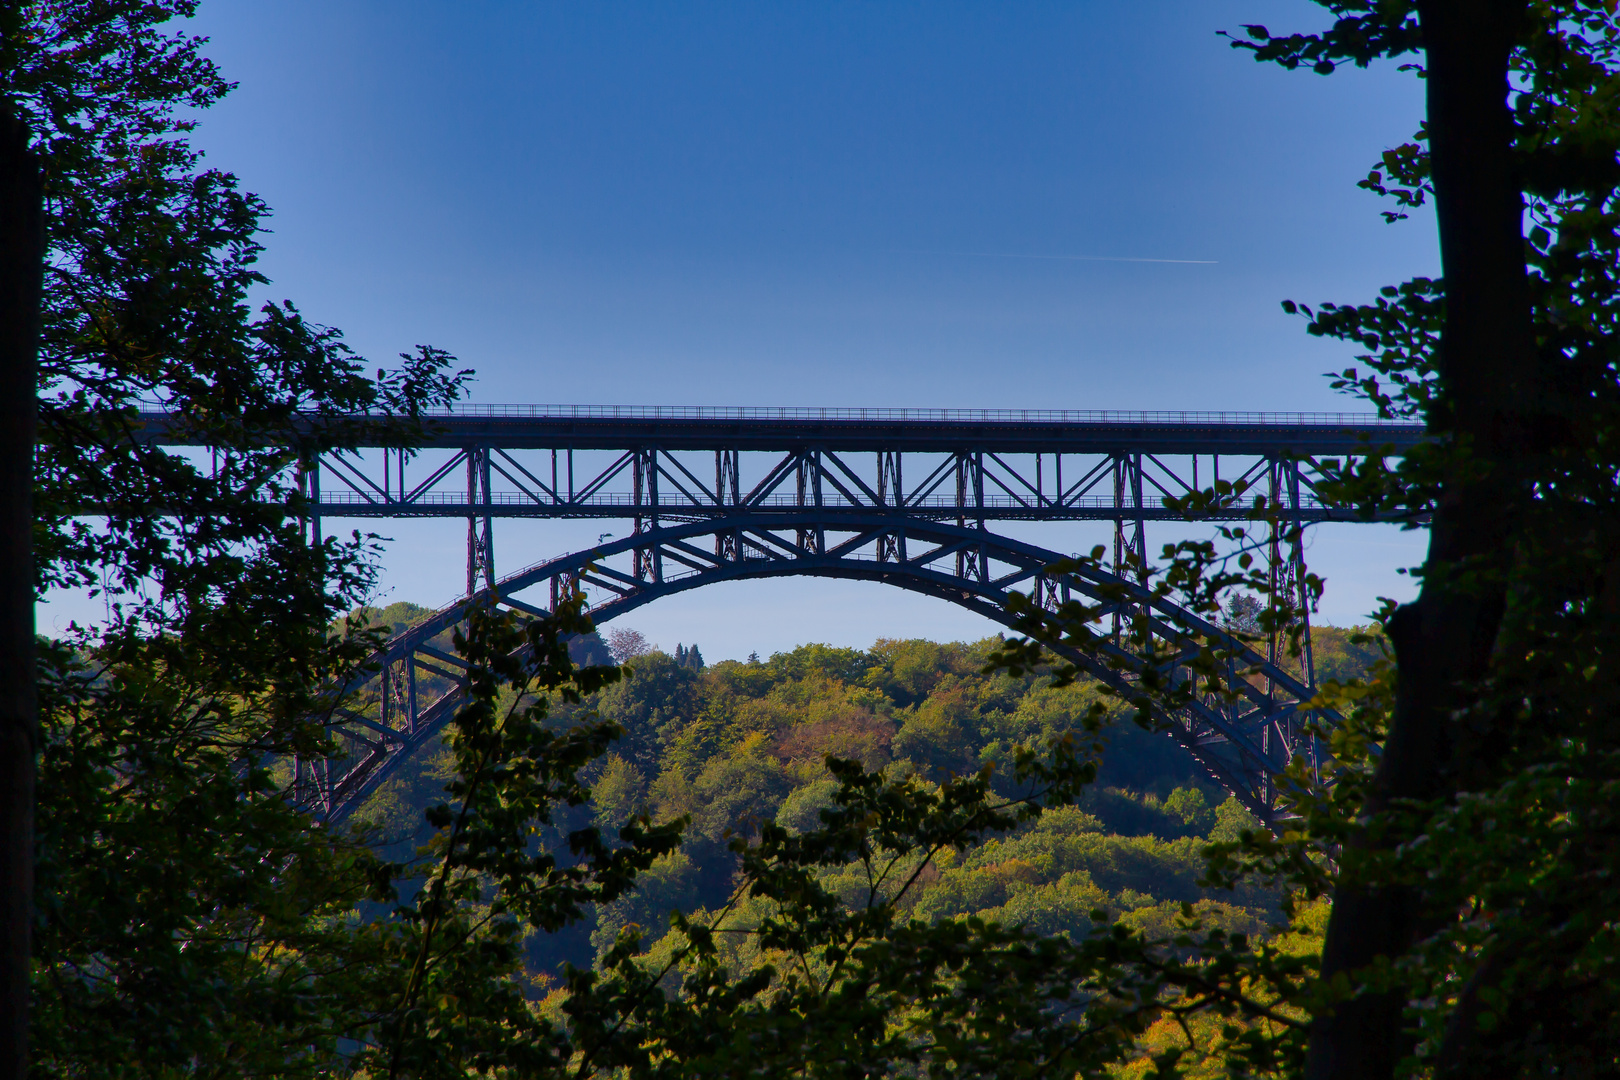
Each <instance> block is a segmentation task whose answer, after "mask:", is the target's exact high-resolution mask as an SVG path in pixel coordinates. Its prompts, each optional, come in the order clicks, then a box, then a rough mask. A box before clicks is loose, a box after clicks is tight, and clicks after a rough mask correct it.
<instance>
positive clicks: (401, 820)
mask: <svg viewBox="0 0 1620 1080" xmlns="http://www.w3.org/2000/svg"><path fill="white" fill-rule="evenodd" d="M365 614H366V615H367V616H368V617H369V618H370V619H371V620H372V621H373V622H374V624H375V625H377V626H378V627H379V628H381V629H385V630H387V631H389V632H391V633H397V632H399V631H401V630H404V629H405V628H406V627H408V626H409V625H410V624H411V623H412V622H413V621H415V620H417V619H419V618H421V617H423V616H426V615H427V614H429V611H428V609H426V608H421V607H418V606H416V605H413V604H409V603H396V604H393V605H390V606H389V607H387V608H384V609H381V610H371V611H368V612H366V613H365ZM1372 633H1373V628H1371V627H1357V628H1351V629H1343V628H1337V627H1319V628H1316V629H1315V630H1314V631H1313V635H1312V636H1313V644H1314V646H1315V651H1316V656H1317V665H1318V670H1319V672H1320V677H1321V678H1323V679H1333V680H1338V681H1341V682H1348V681H1349V680H1351V679H1356V678H1361V677H1363V676H1364V675H1365V674H1366V673H1367V669H1368V668H1369V666H1370V665H1371V663H1372V662H1373V661H1374V660H1375V659H1376V658H1378V657H1379V656H1381V655H1382V652H1381V649H1380V646H1379V645H1378V644H1377V643H1376V637H1374V640H1373V641H1363V642H1360V643H1358V642H1357V641H1356V640H1354V639H1356V638H1358V637H1366V636H1369V635H1372ZM446 636H447V638H448V632H447V635H446ZM626 637H627V638H628V640H630V641H639V635H626ZM1001 643H1002V641H1001V639H1000V638H999V637H996V638H987V639H985V640H982V641H977V642H971V643H962V642H953V643H948V644H940V643H936V642H931V641H924V640H920V639H913V640H888V639H880V640H878V641H877V642H875V643H874V644H873V645H872V646H871V647H870V648H868V649H865V650H860V649H852V648H836V647H833V646H828V645H816V644H811V645H802V646H800V647H798V648H796V649H794V650H792V651H791V652H784V653H777V654H775V655H773V656H771V657H770V658H769V659H768V660H763V661H762V660H760V659H758V657H757V656H756V657H752V658H750V659H749V660H747V661H736V660H725V661H721V662H719V663H716V664H713V665H709V666H705V667H701V668H699V667H696V666H693V665H691V664H689V663H687V662H685V658H686V657H687V656H688V655H689V654H691V653H694V652H696V647H695V646H694V647H693V648H692V649H688V648H687V647H686V646H684V645H679V646H677V647H676V650H675V653H674V655H671V654H670V653H667V652H664V651H662V650H659V649H656V648H650V647H646V646H645V645H643V646H642V647H646V648H647V651H645V652H642V653H639V654H638V655H632V656H625V657H623V660H624V661H625V663H626V665H627V667H628V668H629V669H630V672H631V675H630V677H629V678H627V679H625V680H623V681H621V682H619V683H617V684H615V685H613V686H611V687H609V688H608V689H606V690H604V691H601V692H599V693H597V694H595V695H592V696H590V697H589V698H587V699H586V700H585V701H583V702H582V703H580V704H579V705H577V706H573V707H570V708H566V709H560V710H557V712H556V714H555V716H554V718H553V722H554V723H556V724H558V725H560V726H562V725H568V724H571V723H578V722H579V721H580V720H582V719H584V718H585V716H586V714H589V715H590V716H592V717H600V718H601V719H603V720H607V721H611V722H612V723H614V724H616V725H618V726H619V727H620V728H621V729H622V731H623V734H622V735H621V736H620V737H619V739H618V740H617V741H616V742H615V743H614V744H613V745H612V747H611V749H610V751H609V753H608V754H607V756H606V757H604V758H603V759H601V760H600V761H598V762H596V763H594V764H593V765H592V767H591V769H590V770H589V771H588V773H587V777H586V778H587V781H588V783H589V786H590V790H591V795H592V798H591V802H590V804H589V805H588V806H585V807H580V808H576V809H575V810H573V811H572V812H570V813H564V814H561V815H559V817H558V818H557V819H556V820H555V821H554V822H553V823H552V824H551V826H550V828H549V835H548V836H547V837H546V838H545V841H544V846H547V847H552V848H561V847H563V846H565V845H564V844H563V839H564V838H565V837H566V835H567V833H568V832H570V831H572V830H574V829H577V828H580V827H583V826H585V825H589V824H594V825H596V826H598V827H600V828H601V829H603V831H604V832H607V833H609V834H611V833H612V832H613V831H614V830H616V829H617V828H618V827H619V826H620V825H622V824H623V823H625V822H626V821H629V820H631V819H632V818H635V817H637V816H640V815H647V816H648V817H650V818H651V819H652V820H654V821H669V820H671V819H674V818H678V817H682V816H686V817H688V818H689V819H690V825H689V827H688V829H687V831H686V834H685V839H684V843H683V845H682V847H681V848H680V850H679V851H677V852H674V853H672V854H670V855H667V856H664V857H663V858H661V859H660V860H659V861H658V862H657V863H656V864H654V866H653V867H652V869H651V870H650V871H649V872H647V873H646V874H645V875H643V876H642V877H641V879H640V880H638V882H637V885H636V888H635V890H634V891H633V892H632V893H631V894H630V895H628V896H626V897H624V898H622V899H620V900H618V901H615V902H614V903H612V904H609V905H606V906H604V907H602V908H600V909H597V910H594V911H593V912H592V913H591V914H590V916H589V917H588V918H587V919H585V920H584V921H582V922H580V923H578V924H576V925H575V926H573V927H570V928H568V929H567V930H566V931H564V932H561V933H558V934H535V935H533V936H531V937H530V939H529V941H528V943H527V944H528V948H527V954H528V966H529V969H530V971H531V973H532V974H534V975H540V976H555V975H556V973H557V966H558V964H560V963H561V962H562V961H564V960H566V961H569V962H571V963H573V964H575V965H576V966H580V967H586V966H589V965H590V964H591V963H592V962H593V961H594V960H595V958H596V957H598V956H600V955H601V954H602V953H603V952H604V951H605V950H606V949H607V948H608V947H609V946H610V945H612V943H613V942H614V940H615V939H616V937H617V935H618V933H619V931H620V930H621V929H623V928H624V927H625V926H627V925H629V924H635V925H636V926H637V927H638V928H639V929H640V930H641V932H642V936H643V940H644V942H645V943H646V944H647V945H649V946H652V945H655V944H656V942H657V941H658V939H659V938H660V937H661V936H662V935H663V933H664V931H665V929H666V928H667V926H668V924H669V913H670V911H671V910H673V909H680V910H682V911H684V912H686V913H688V914H695V915H698V916H700V917H706V916H707V915H708V913H709V912H711V911H713V910H714V909H717V908H719V907H720V906H721V905H723V904H724V903H726V902H727V900H728V898H729V897H730V896H731V894H732V891H733V889H734V888H735V884H736V871H737V868H738V856H737V854H736V853H735V852H734V851H732V850H731V848H730V846H729V841H730V840H731V839H732V837H733V836H737V835H742V836H749V835H751V834H754V833H757V831H758V826H759V824H760V823H761V822H764V821H774V822H776V823H778V824H780V825H782V826H784V827H786V828H787V829H789V830H790V831H794V832H806V831H809V830H812V829H815V828H817V827H819V825H820V816H819V814H820V811H821V810H824V809H827V808H829V807H830V806H832V797H833V794H834V793H835V792H836V791H837V789H838V783H837V781H836V780H835V779H833V778H832V777H831V776H830V775H829V774H828V772H827V770H826V768H825V764H824V762H825V759H826V758H827V757H828V756H829V755H830V756H833V757H839V758H847V759H852V760H856V761H859V762H860V763H861V764H862V766H864V767H865V768H866V769H868V770H873V771H875V770H878V769H883V770H886V771H887V772H889V773H899V774H907V773H916V774H918V775H920V776H922V777H924V778H928V779H932V780H936V781H937V780H940V779H943V778H946V777H948V776H950V775H953V774H964V773H970V772H974V771H976V770H979V769H981V768H983V767H985V766H991V767H992V768H993V769H994V770H995V771H994V772H993V773H992V776H993V778H994V779H993V781H992V783H993V784H998V785H999V784H1001V783H1002V781H1003V779H1005V780H1006V786H1007V787H1008V788H1009V789H1010V787H1011V781H1010V777H1011V770H1010V769H1009V768H1008V763H1009V760H1010V757H1011V753H1012V751H1013V748H1014V747H1016V746H1018V745H1020V744H1029V745H1040V744H1044V743H1046V742H1048V741H1050V740H1051V739H1052V738H1053V737H1054V736H1061V735H1063V734H1064V733H1076V734H1080V733H1082V718H1083V717H1084V716H1085V715H1086V713H1087V710H1088V709H1089V708H1090V707H1091V706H1092V705H1093V703H1095V702H1098V701H1099V700H1106V699H1104V698H1103V697H1102V695H1101V694H1100V692H1099V689H1098V687H1097V686H1096V685H1095V684H1091V683H1087V682H1079V683H1076V684H1074V685H1070V686H1066V687H1053V686H1052V685H1051V683H1052V679H1051V677H1050V676H1036V675H1026V676H1023V677H1013V676H1011V675H1009V674H1007V673H1006V672H1005V671H996V672H987V671H986V665H987V661H988V659H989V657H990V655H991V653H992V652H993V650H994V649H995V648H996V647H997V646H999V645H1000V644H1001ZM571 651H572V653H573V655H574V658H575V660H576V661H577V662H579V663H587V664H588V663H593V662H595V663H606V662H611V660H612V659H613V657H612V653H611V651H610V650H609V648H608V646H607V644H606V643H605V642H603V641H602V639H601V638H600V637H599V636H598V635H596V634H591V635H589V636H587V637H583V638H580V639H578V640H576V641H575V642H574V643H573V647H572V650H571ZM697 655H699V656H701V653H697ZM1110 713H1111V714H1112V716H1113V722H1111V723H1110V724H1109V725H1108V726H1107V728H1106V729H1105V731H1104V732H1103V734H1102V738H1103V740H1104V741H1105V742H1106V744H1107V747H1106V749H1105V751H1104V752H1103V755H1102V767H1101V769H1100V771H1099V773H1098V775H1097V779H1096V782H1095V783H1094V784H1093V785H1091V786H1090V787H1089V788H1088V789H1087V791H1086V794H1085V795H1084V797H1083V798H1082V799H1081V800H1080V802H1079V803H1078V804H1077V805H1076V806H1074V807H1070V808H1064V809H1062V810H1055V811H1050V812H1048V813H1047V814H1045V815H1043V816H1042V817H1040V818H1039V819H1038V820H1037V821H1035V822H1033V823H1031V824H1030V825H1029V826H1027V827H1026V828H1025V829H1023V830H1021V831H1020V832H1018V833H1017V834H1015V835H1012V836H1009V837H1006V838H1003V839H1001V840H993V841H991V842H990V843H988V844H986V845H985V846H983V847H982V848H979V849H978V850H975V851H973V852H971V853H970V854H968V855H967V856H965V857H963V858H961V859H960V861H957V860H955V859H954V858H953V857H952V855H951V853H946V854H945V855H944V856H943V857H941V858H939V859H937V860H936V861H935V865H933V866H930V867H928V868H926V869H925V871H924V873H923V875H922V877H921V879H920V880H919V883H918V884H919V885H920V886H921V888H919V889H916V890H914V891H913V892H912V893H911V894H909V895H908V896H907V897H906V898H905V900H904V902H903V906H904V907H906V908H907V909H908V910H909V912H910V914H911V915H912V916H915V917H918V918H922V919H927V920H930V921H933V920H938V919H944V918H953V917H965V916H978V917H979V918H981V919H984V920H987V921H988V920H993V921H998V922H1002V923H1006V924H1008V925H1019V926H1024V927H1027V928H1028V929H1030V930H1032V931H1034V932H1037V933H1040V934H1043V935H1045V934H1063V935H1065V936H1084V935H1085V934H1086V933H1087V932H1089V931H1090V929H1091V927H1092V924H1093V920H1092V915H1093V913H1095V912H1096V911H1098V910H1102V911H1106V912H1108V913H1109V916H1110V918H1117V919H1119V920H1120V921H1121V922H1122V923H1123V924H1124V925H1127V926H1131V927H1133V928H1136V929H1140V930H1142V931H1144V932H1145V933H1147V934H1149V935H1150V936H1155V937H1158V936H1164V935H1167V934H1169V933H1170V932H1171V931H1172V930H1173V928H1174V926H1175V922H1176V918H1177V916H1178V915H1180V914H1181V911H1182V905H1183V904H1186V903H1190V904H1192V905H1193V908H1194V910H1195V911H1196V913H1197V914H1198V916H1199V917H1200V918H1201V919H1202V921H1203V922H1204V923H1205V924H1206V925H1209V926H1212V927H1220V928H1223V929H1225V930H1227V931H1229V932H1232V933H1244V934H1250V935H1257V936H1263V935H1264V934H1266V933H1267V931H1268V928H1269V927H1270V926H1271V925H1272V924H1273V923H1276V922H1278V919H1279V916H1278V911H1277V899H1278V897H1277V896H1276V894H1275V893H1273V892H1270V891H1267V890H1266V889H1263V888H1260V887H1258V886H1254V885H1245V886H1243V887H1242V888H1240V889H1238V890H1231V889H1225V888H1218V887H1207V886H1201V885H1200V881H1201V879H1202V878H1203V876H1204V856H1203V849H1204V847H1205V846H1206V845H1207V844H1209V843H1210V842H1212V841H1227V842H1231V841H1236V840H1237V839H1238V838H1239V836H1240V834H1241V833H1242V831H1243V830H1245V829H1254V828H1255V827H1256V822H1255V821H1254V819H1253V818H1252V817H1250V815H1249V814H1248V812H1247V811H1246V810H1244V808H1243V807H1242V806H1241V805H1240V804H1239V803H1238V801H1237V800H1236V799H1233V798H1230V797H1229V796H1228V795H1227V793H1226V792H1224V791H1222V790H1221V789H1220V788H1219V787H1218V786H1217V785H1215V784H1214V783H1212V782H1211V781H1210V780H1209V779H1208V777H1207V776H1205V775H1203V774H1202V770H1201V769H1200V768H1199V766H1198V764H1197V763H1196V762H1195V761H1194V760H1193V759H1192V758H1191V757H1190V756H1188V755H1187V754H1186V753H1185V752H1184V751H1183V750H1182V749H1181V748H1180V747H1179V746H1178V745H1177V744H1176V743H1175V741H1174V740H1173V739H1172V738H1171V737H1170V736H1169V735H1166V734H1162V733H1159V734H1154V733H1149V732H1147V731H1144V730H1142V729H1141V728H1139V727H1137V726H1136V725H1135V724H1132V723H1130V722H1129V721H1126V720H1123V719H1122V717H1121V715H1120V714H1121V709H1120V708H1119V706H1118V705H1117V703H1115V704H1113V705H1112V706H1111V708H1110ZM452 771H453V770H452V763H451V760H450V758H449V755H448V753H447V752H446V751H443V750H440V751H437V752H424V753H422V754H419V755H418V758H417V759H416V760H414V761H413V762H411V763H410V764H409V765H408V766H407V767H406V768H405V769H404V770H402V774H401V775H397V776H396V777H395V778H393V779H392V780H390V781H389V782H388V783H387V784H385V785H384V786H383V787H382V788H381V789H380V790H379V791H378V792H377V793H376V794H375V795H374V796H373V797H372V798H371V800H370V801H369V802H368V803H367V805H366V806H365V807H363V808H362V809H361V811H360V812H359V815H358V817H359V818H360V819H361V820H363V821H365V822H366V823H368V825H369V827H370V828H372V829H374V830H375V835H376V838H377V842H378V843H379V844H381V845H382V846H383V848H384V850H386V851H387V852H388V853H389V855H390V856H391V857H393V858H396V859H401V860H408V859H410V858H411V857H412V855H413V852H414V848H415V845H416V844H417V843H418V842H420V841H421V840H423V839H425V838H426V837H427V835H429V833H430V832H431V830H426V829H425V826H424V821H425V818H424V812H425V811H426V809H427V807H428V806H430V805H431V804H433V803H434V802H436V801H439V800H442V799H443V798H444V793H443V785H444V783H445V781H446V780H448V779H449V778H450V776H451V775H452ZM1010 793H1011V792H1010V790H1009V791H1005V792H1002V794H1004V795H1009V794H1010ZM828 880H829V883H830V884H832V885H833V886H835V887H834V891H835V892H839V893H840V894H841V895H842V894H848V895H846V896H845V899H846V901H847V902H849V903H851V904H855V903H857V902H863V901H862V900H861V898H860V897H858V896H857V895H856V893H857V892H858V891H859V888H860V886H859V884H858V883H857V882H856V880H855V879H854V878H849V880H847V881H843V882H838V881H837V880H836V874H835V873H834V874H832V876H830V877H829V879H828ZM740 914H741V919H742V922H743V923H745V924H746V922H747V912H746V908H745V910H744V911H743V912H741V913H740ZM733 947H734V948H740V947H741V946H740V945H738V944H737V943H736V942H733ZM747 959H750V958H740V960H742V961H744V962H742V963H739V964H738V965H737V966H738V967H739V968H741V967H743V966H745V963H746V960H747Z"/></svg>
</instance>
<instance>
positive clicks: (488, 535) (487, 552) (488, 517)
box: [478, 446, 495, 592]
mask: <svg viewBox="0 0 1620 1080" xmlns="http://www.w3.org/2000/svg"><path fill="white" fill-rule="evenodd" d="M491 456H493V452H492V450H491V449H490V447H487V446H486V447H484V449H483V451H482V452H481V453H480V454H479V455H478V458H479V461H478V472H479V478H480V482H481V486H482V487H483V489H484V543H483V556H484V559H483V562H484V584H485V586H487V587H488V588H489V589H490V590H491V591H492V592H493V591H494V589H495V505H494V504H495V499H494V496H493V495H491V494H490V490H489V488H490V485H489V459H490V457H491Z"/></svg>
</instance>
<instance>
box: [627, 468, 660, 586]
mask: <svg viewBox="0 0 1620 1080" xmlns="http://www.w3.org/2000/svg"><path fill="white" fill-rule="evenodd" d="M632 453H633V454H634V458H633V460H632V474H633V475H632V483H633V484H634V485H635V495H634V497H635V501H636V521H635V531H636V535H638V536H639V535H641V534H642V533H647V532H652V531H653V530H655V529H657V528H658V450H657V448H656V447H651V446H649V447H646V448H644V449H637V450H634V451H632ZM635 576H636V578H637V579H638V580H640V581H648V580H651V581H662V580H664V560H663V559H662V558H661V557H660V555H659V552H658V549H657V547H656V546H648V547H638V548H636V551H635Z"/></svg>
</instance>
